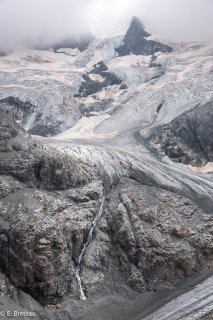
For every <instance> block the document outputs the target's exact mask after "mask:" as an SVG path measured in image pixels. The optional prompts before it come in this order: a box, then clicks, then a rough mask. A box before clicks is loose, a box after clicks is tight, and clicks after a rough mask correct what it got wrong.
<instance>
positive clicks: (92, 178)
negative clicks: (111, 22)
mask: <svg viewBox="0 0 213 320" xmlns="http://www.w3.org/2000/svg"><path fill="white" fill-rule="evenodd" d="M148 36H149V34H148V33H147V32H146V31H145V30H144V27H143V25H142V23H141V22H140V21H139V20H138V19H135V18H134V19H133V21H132V23H131V26H130V28H129V30H128V32H127V34H126V36H125V38H124V42H123V44H122V40H123V37H120V36H119V37H112V38H106V39H95V40H93V41H92V42H91V43H90V44H89V46H88V48H87V49H86V50H84V51H82V52H79V51H78V49H77V50H75V49H68V51H67V50H66V49H65V50H64V49H62V50H59V51H60V52H57V53H56V52H54V50H50V51H38V50H37V51H36V50H17V51H14V52H8V55H7V56H6V57H4V56H2V57H0V95H1V101H0V269H1V270H0V295H1V296H2V297H3V299H2V300H1V303H0V311H1V308H3V307H4V308H5V310H7V309H8V308H9V309H8V310H10V308H13V309H15V308H20V309H21V310H22V309H23V308H27V309H30V310H32V309H33V310H36V311H37V312H38V317H37V318H38V320H43V319H48V320H50V319H51V320H70V319H73V320H82V319H84V320H91V319H100V320H106V319H107V320H112V319H116V320H120V319H122V320H129V319H134V318H135V319H138V318H139V319H142V318H144V314H143V315H141V310H142V308H143V304H141V302H143V303H145V302H146V301H147V300H146V299H148V300H149V298H150V296H155V297H159V295H161V290H163V292H164V290H168V292H169V293H168V295H169V296H170V292H171V291H170V290H171V288H173V289H174V291H176V289H177V288H178V287H179V285H180V282H181V279H182V280H184V279H185V278H187V279H188V280H187V281H189V283H190V281H191V279H192V278H196V279H197V276H196V275H199V276H198V277H200V276H201V274H202V275H203V273H202V272H200V271H206V267H208V268H211V267H212V261H213V260H212V258H213V257H212V249H213V247H212V243H213V238H212V235H213V230H212V208H213V182H212V175H211V173H206V172H204V174H203V173H200V174H199V173H198V172H197V171H192V169H191V168H190V166H183V165H182V164H179V162H181V163H184V164H194V165H203V164H205V163H207V162H209V163H208V165H209V166H210V168H211V166H212V164H211V162H212V161H213V160H212V154H213V150H212V145H213V141H212V136H213V135H212V134H213V132H212V120H213V119H212V101H213V92H212V57H213V48H212V46H211V45H209V44H196V45H195V44H185V43H181V44H173V43H171V42H170V45H171V47H170V45H169V47H168V46H166V45H164V44H161V43H158V42H155V41H153V40H148V38H147V37H148ZM63 46H65V47H67V46H66V44H64V45H63ZM68 47H69V46H68ZM116 48H117V50H118V51H116ZM171 48H173V49H174V51H172V49H171ZM176 49H177V50H176ZM73 50H74V51H73ZM74 53H75V54H74ZM118 53H119V54H118ZM131 53H133V54H131ZM67 54H71V55H67ZM206 101H209V102H206ZM25 130H26V131H25ZM58 133H61V134H58ZM30 134H34V135H40V136H41V135H43V136H45V137H46V138H44V137H39V138H38V137H37V138H36V139H37V140H33V139H32V138H31V136H30ZM53 135H56V136H53ZM49 136H53V137H49ZM165 155H167V156H168V157H169V158H170V159H169V158H168V157H165ZM195 169H197V168H195ZM199 169H200V168H199ZM201 172H202V171H201ZM100 213H101V214H100ZM97 217H98V219H97ZM82 252H83V255H81V254H82ZM79 261H80V262H79ZM1 273H3V274H4V275H2V274H1ZM184 281H185V280H184ZM184 281H183V282H184ZM187 286H188V285H187ZM82 291H83V293H84V295H85V296H86V297H87V298H89V299H87V300H86V301H79V299H80V297H82V296H83V295H82ZM178 292H179V291H178ZM155 294H156V295H155ZM205 297H206V296H205ZM128 299H129V300H128ZM133 300H134V303H133ZM127 301H128V303H127ZM149 301H150V300H149ZM2 303H3V304H2ZM39 303H42V304H43V305H45V308H43V307H42V306H41V305H40V304H39ZM200 303H203V300H202V299H201V300H200ZM58 304H59V305H58ZM2 305H3V307H2ZM50 305H51V306H50ZM102 306H104V308H102ZM129 306H131V308H130V309H129V310H127V309H128V308H129ZM133 307H134V308H133ZM50 308H51V309H54V310H51V311H50V310H49V309H50ZM87 308H89V309H87ZM97 309H98V310H99V313H95V310H97ZM133 309H134V312H132V310H133ZM11 310H12V309H11ZM15 310H16V309H15ZM87 310H90V313H88V312H87ZM112 310H114V311H112ZM135 310H136V311H135ZM105 311H106V312H105ZM117 311H119V312H117ZM126 311H127V312H126ZM37 318H36V319H37Z"/></svg>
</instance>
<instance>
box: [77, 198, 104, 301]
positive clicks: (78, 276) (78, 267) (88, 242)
mask: <svg viewBox="0 0 213 320" xmlns="http://www.w3.org/2000/svg"><path fill="white" fill-rule="evenodd" d="M104 201H105V197H103V198H102V200H101V205H100V208H99V210H98V213H97V215H96V217H95V219H94V220H93V222H92V227H91V229H90V231H89V234H88V236H87V241H86V242H85V243H84V246H83V249H82V251H81V253H80V255H79V258H78V265H77V267H76V270H75V274H76V278H77V281H78V285H79V289H80V299H81V300H86V296H85V294H84V290H83V288H82V283H81V277H80V270H81V262H82V259H83V256H84V253H85V251H86V248H87V247H88V245H89V244H90V242H91V240H92V237H93V232H94V229H95V227H96V225H97V223H98V221H99V219H100V218H101V216H102V214H103V211H104V210H103V209H104Z"/></svg>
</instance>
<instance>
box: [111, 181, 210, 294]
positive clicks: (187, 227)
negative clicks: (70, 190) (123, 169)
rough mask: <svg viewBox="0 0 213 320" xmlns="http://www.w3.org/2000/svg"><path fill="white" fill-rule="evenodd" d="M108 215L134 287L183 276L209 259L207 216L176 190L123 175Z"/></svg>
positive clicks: (208, 225) (127, 274) (150, 285)
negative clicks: (162, 187) (151, 184)
mask: <svg viewBox="0 0 213 320" xmlns="http://www.w3.org/2000/svg"><path fill="white" fill-rule="evenodd" d="M107 217H108V222H109V225H110V228H111V230H112V236H113V242H114V245H115V246H116V249H117V253H118V256H119V260H120V263H121V268H122V270H123V271H124V273H125V275H126V281H127V283H128V285H129V286H130V287H131V288H133V289H134V290H136V291H137V292H144V291H145V290H146V289H153V288H155V287H156V288H157V284H159V283H162V281H164V284H165V283H172V282H173V281H174V279H176V278H183V277H187V276H189V275H190V274H192V272H193V271H195V270H198V269H199V268H200V267H202V265H203V264H204V263H205V259H207V260H208V259H211V251H212V244H210V242H211V241H210V242H209V240H210V238H212V226H211V223H210V221H211V217H210V216H208V215H205V214H204V212H203V211H202V210H200V209H199V208H198V207H197V206H196V205H195V204H194V203H193V202H191V201H190V200H188V199H186V198H184V197H181V196H179V195H178V194H175V193H171V192H168V191H165V190H163V189H161V188H156V187H150V186H146V185H144V186H143V185H140V184H139V183H137V182H135V181H132V180H131V179H124V180H123V181H121V182H120V183H119V186H118V187H117V191H116V192H114V194H113V195H112V197H111V199H110V202H109V213H108V215H107Z"/></svg>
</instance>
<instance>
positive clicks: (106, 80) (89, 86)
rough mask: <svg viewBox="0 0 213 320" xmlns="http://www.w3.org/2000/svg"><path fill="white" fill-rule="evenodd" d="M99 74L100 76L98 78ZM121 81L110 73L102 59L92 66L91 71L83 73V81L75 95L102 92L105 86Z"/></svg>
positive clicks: (86, 95) (83, 95)
mask: <svg viewBox="0 0 213 320" xmlns="http://www.w3.org/2000/svg"><path fill="white" fill-rule="evenodd" d="M92 75H94V78H95V79H93V78H91V76H92ZM97 75H99V76H100V77H99V78H98V77H97ZM96 78H97V79H96ZM121 83H122V80H121V79H119V78H118V77H117V76H116V75H114V74H113V73H110V72H109V71H108V68H107V67H106V65H105V64H104V63H103V61H100V62H99V63H97V64H96V65H94V66H93V67H92V70H91V71H90V72H89V73H87V74H84V75H83V82H82V84H81V86H80V88H79V94H77V95H75V97H79V96H80V97H88V96H90V95H92V94H94V93H97V92H100V91H101V90H102V89H103V88H107V87H109V86H113V85H119V84H121Z"/></svg>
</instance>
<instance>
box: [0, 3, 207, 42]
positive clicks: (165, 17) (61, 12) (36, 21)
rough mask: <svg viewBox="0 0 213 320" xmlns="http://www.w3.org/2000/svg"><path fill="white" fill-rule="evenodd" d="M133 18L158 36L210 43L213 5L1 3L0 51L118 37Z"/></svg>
mask: <svg viewBox="0 0 213 320" xmlns="http://www.w3.org/2000/svg"><path fill="white" fill-rule="evenodd" d="M133 15H134V16H138V17H139V18H141V19H142V20H143V22H144V24H145V25H146V29H147V30H148V31H150V32H151V33H154V34H156V35H159V36H160V37H164V38H168V39H172V40H182V41H196V40H201V41H205V40H210V41H211V40H212V41H213V19H212V16H213V0H0V48H3V47H14V46H18V45H19V44H21V43H23V42H26V41H28V42H31V43H34V44H39V43H40V42H43V43H51V42H55V41H58V40H61V39H65V38H69V37H72V36H78V35H79V34H83V33H85V32H92V33H93V34H103V33H104V34H122V33H124V32H125V31H126V28H127V27H128V25H129V22H130V19H131V17H132V16H133Z"/></svg>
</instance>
